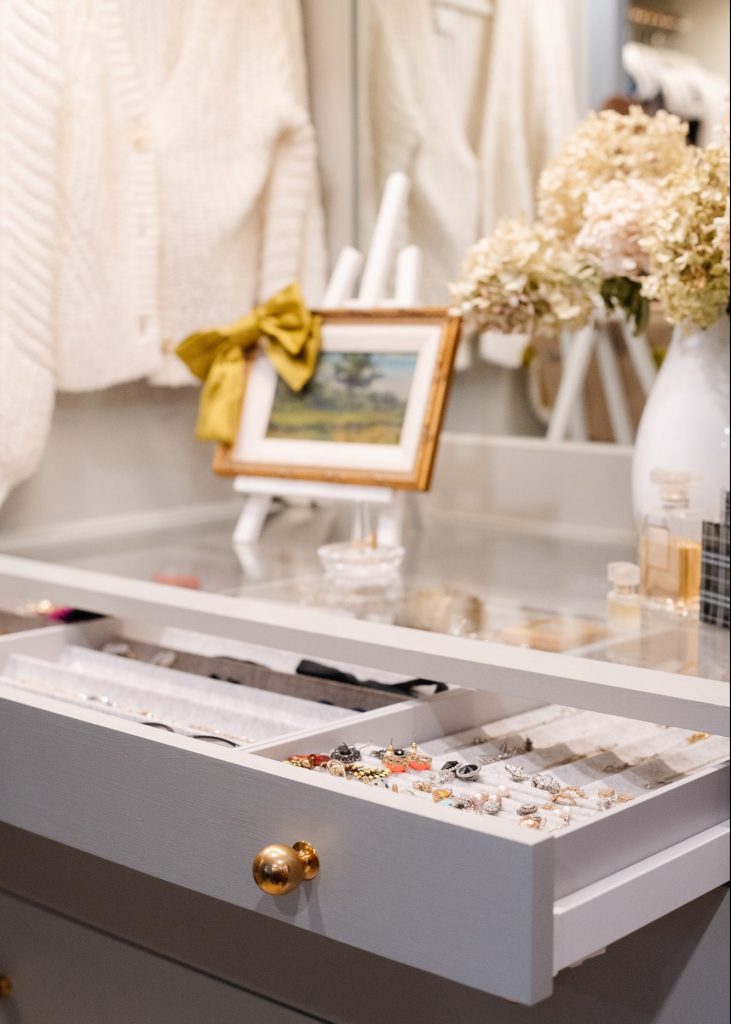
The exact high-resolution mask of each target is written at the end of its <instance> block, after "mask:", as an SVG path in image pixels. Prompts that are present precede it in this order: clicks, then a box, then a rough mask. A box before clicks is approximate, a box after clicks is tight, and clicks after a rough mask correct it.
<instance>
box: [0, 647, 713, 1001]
mask: <svg viewBox="0 0 731 1024" xmlns="http://www.w3.org/2000/svg"><path fill="white" fill-rule="evenodd" d="M94 628H99V627H94ZM105 628H106V627H105ZM125 628H126V630H127V633H128V634H129V632H130V630H129V627H125ZM55 633H56V631H55V630H47V631H43V635H39V636H38V637H36V638H32V637H23V638H12V637H11V638H6V639H5V640H4V641H2V644H3V649H4V650H6V651H9V650H15V651H17V650H19V649H22V650H24V651H26V652H27V653H29V652H32V651H34V650H35V651H36V652H39V653H42V651H43V650H44V649H46V650H50V647H49V646H48V645H52V644H53V643H57V640H54V638H53V636H52V634H55ZM66 635H67V636H71V637H73V638H74V639H75V640H78V639H79V637H80V633H79V631H78V630H76V631H75V632H72V633H70V634H66ZM145 636H146V638H148V639H149V636H150V630H149V629H147V630H146V631H145ZM43 645H46V647H45V648H44V647H43ZM537 706H538V702H533V703H531V702H529V701H525V700H520V699H517V698H512V697H500V696H496V695H492V694H490V693H487V692H479V693H478V692H475V691H467V690H460V691H451V692H449V693H447V694H442V695H440V696H438V697H434V698H430V699H427V700H421V701H409V702H406V703H403V704H400V705H396V706H392V707H386V708H382V709H378V710H375V711H370V712H367V713H365V714H359V715H353V716H352V717H347V718H344V719H342V720H341V721H338V722H337V723H336V724H333V725H332V726H327V727H324V728H319V729H316V730H310V731H309V732H307V733H298V734H296V735H292V736H290V737H285V738H282V739H280V740H277V741H276V742H267V743H266V744H260V745H259V746H258V747H256V748H253V749H252V750H246V751H244V750H232V749H226V748H223V747H218V746H213V745H209V744H204V743H200V742H198V741H196V740H195V739H192V738H190V737H188V736H182V735H176V734H172V733H167V732H165V733H161V732H158V731H157V730H151V729H148V728H146V727H145V725H143V724H139V723H137V722H132V721H126V720H123V719H117V718H114V717H112V716H110V715H107V714H104V713H102V712H100V711H95V710H93V709H92V708H91V707H87V706H72V705H69V704H62V703H60V702H59V701H58V700H56V699H53V698H52V697H48V696H39V695H36V694H33V693H28V692H21V691H19V690H18V689H17V688H13V687H10V686H3V685H2V684H0V819H2V820H3V821H6V822H7V823H8V824H11V825H15V826H17V827H19V828H23V829H26V830H29V831H32V832H35V833H37V834H39V835H42V836H45V837H47V838H49V839H54V840H56V841H59V842H62V843H65V844H67V845H69V846H71V847H75V848H77V849H80V850H85V851H87V852H89V853H92V854H95V855H97V856H100V857H103V858H106V859H107V860H109V861H112V862H115V863H118V864H121V865H125V866H127V867H131V868H134V869H136V870H138V871H141V872H144V873H146V874H149V875H151V876H153V877H157V878H160V879H163V880H166V881H169V882H172V883H175V884H177V885H180V886H183V887H185V888H189V889H191V890H194V891H196V892H200V893H203V894H205V895H208V896H211V897H214V898H216V899H220V900H223V901H226V902H228V903H231V904H234V905H236V906H240V907H244V908H247V909H249V910H252V911H254V912H256V913H260V914H263V915H266V916H268V917H272V918H276V919H278V920H280V921H283V922H286V923H289V924H291V925H293V926H296V927H299V928H303V929H306V930H309V931H311V932H315V933H317V934H321V935H324V936H327V937H329V938H332V939H335V940H337V941H340V942H343V943H346V944H348V945H352V946H356V947H359V948H362V949H364V950H367V951H370V952H374V953H376V954H379V955H381V956H383V957H386V958H389V959H392V960H395V961H399V962H402V963H405V964H409V965H411V966H414V967H418V968H421V969H423V970H426V971H429V972H431V973H434V974H436V975H439V976H443V977H447V978H450V979H452V980H454V981H457V982H460V983H463V984H465V985H468V986H471V987H473V988H476V989H479V990H481V991H484V992H489V993H493V994H495V995H499V996H503V997H505V998H508V999H512V1000H515V1001H518V1002H522V1003H527V1004H532V1003H535V1002H537V1001H539V1000H541V999H543V998H545V997H547V996H548V995H550V992H551V989H552V978H553V975H554V973H555V972H556V971H557V970H560V969H561V968H563V967H565V966H567V965H568V964H570V963H573V962H575V961H576V960H579V959H581V958H583V957H586V956H588V955H591V954H593V953H595V952H596V951H598V950H599V949H601V948H602V947H604V946H606V945H607V944H608V943H609V942H612V941H614V940H616V939H618V938H620V937H621V936H622V935H626V934H628V933H629V932H631V931H633V930H635V929H636V928H638V927H641V926H642V925H644V924H646V923H648V922H649V921H652V920H654V919H656V918H658V917H660V916H662V915H664V914H666V913H668V912H669V911H671V910H673V909H674V908H676V907H678V906H680V905H682V904H684V903H686V902H688V901H690V900H691V899H693V898H695V897H696V896H699V895H701V894H702V893H704V892H707V891H709V890H710V889H712V888H714V887H715V886H717V885H719V884H721V883H722V882H724V881H725V880H726V877H727V867H726V863H727V854H728V828H727V825H725V824H724V820H725V818H726V816H727V813H728V812H727V800H728V769H727V767H726V766H723V767H716V768H712V769H708V770H704V771H700V772H698V773H697V774H695V775H694V776H692V777H690V778H687V779H683V780H681V781H679V782H676V783H671V784H670V785H668V786H665V787H663V788H662V789H661V790H659V791H656V792H653V793H651V794H648V795H647V796H646V797H641V798H638V799H637V800H635V801H634V802H633V803H632V804H628V805H627V806H624V807H621V808H618V809H616V810H610V811H608V812H607V813H606V814H604V815H602V816H598V817H597V818H596V819H593V820H592V821H591V822H589V823H587V824H585V825H582V826H581V827H580V828H578V829H567V830H566V831H565V832H556V833H544V832H542V831H535V832H534V831H531V830H530V829H521V828H517V827H516V825H515V822H513V821H503V820H502V819H501V818H491V817H489V816H485V815H483V816H478V815H471V814H466V813H464V812H463V811H459V810H457V809H454V808H449V807H440V806H439V805H438V804H434V803H432V802H431V801H429V800H427V801H421V800H414V799H412V800H409V799H407V798H406V797H405V796H404V795H403V794H399V793H392V792H388V791H382V790H377V789H375V788H373V787H369V786H365V785H359V784H356V783H354V782H347V783H344V782H343V781H342V780H341V779H337V778H333V777H330V776H328V775H322V774H318V773H314V772H309V771H305V770H303V769H301V768H296V767H293V766H291V765H287V764H284V763H282V758H284V757H286V756H288V755H289V754H292V753H294V752H295V751H301V750H305V749H306V750H312V751H315V750H319V749H328V748H329V745H330V746H335V745H337V744H338V743H340V742H350V743H356V742H371V743H374V744H382V745H384V746H385V745H387V744H388V743H389V742H390V741H391V739H392V738H399V737H405V738H407V739H408V740H409V741H410V740H411V739H414V740H415V741H417V742H419V743H422V742H426V741H428V740H431V739H433V738H434V737H439V736H443V735H448V734H450V733H452V732H457V731H459V730H463V729H470V728H473V727H475V726H477V725H478V724H480V723H484V722H488V721H492V720H495V719H498V718H501V717H503V716H506V715H510V714H515V713H518V712H520V711H524V710H528V709H530V708H531V707H537ZM297 841H306V842H308V843H310V844H312V846H314V847H315V848H316V850H317V853H318V856H319V861H320V871H319V874H318V875H317V877H316V878H314V879H313V880H310V881H303V883H302V884H301V885H300V886H299V888H297V889H296V891H294V892H292V893H290V894H289V895H286V896H281V897H274V896H271V895H267V894H266V893H264V892H262V891H261V890H260V889H259V888H257V886H256V884H255V882H254V879H253V877H252V863H253V861H254V858H255V857H256V855H257V853H258V852H259V851H260V850H261V849H262V848H263V847H266V846H268V845H269V844H272V843H278V844H284V845H287V846H292V844H294V843H295V842H297ZM243 955H245V951H243V950H242V956H243Z"/></svg>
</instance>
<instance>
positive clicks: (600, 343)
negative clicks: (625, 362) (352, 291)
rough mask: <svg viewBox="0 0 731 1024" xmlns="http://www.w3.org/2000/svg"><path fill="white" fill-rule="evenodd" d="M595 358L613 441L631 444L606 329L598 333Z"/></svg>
mask: <svg viewBox="0 0 731 1024" xmlns="http://www.w3.org/2000/svg"><path fill="white" fill-rule="evenodd" d="M596 356H597V363H598V364H599V375H600V377H601V380H602V387H603V389H604V397H605V399H606V402H607V411H608V413H609V422H610V423H611V425H612V433H613V434H614V440H615V441H616V442H617V443H618V444H632V441H633V439H634V428H633V427H632V417H631V416H630V413H629V407H628V405H627V398H626V396H625V392H624V383H623V381H622V375H621V374H620V372H619V365H618V364H617V357H616V355H615V353H614V348H613V347H612V341H611V338H610V337H609V335H608V333H607V331H606V328H603V329H602V330H601V331H600V332H599V337H598V338H597V350H596Z"/></svg>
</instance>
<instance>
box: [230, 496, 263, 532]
mask: <svg viewBox="0 0 731 1024" xmlns="http://www.w3.org/2000/svg"><path fill="white" fill-rule="evenodd" d="M271 504H272V496H271V494H249V495H248V496H247V497H246V498H244V507H243V509H242V510H241V515H240V516H239V521H238V522H237V524H236V529H235V530H234V544H256V542H257V541H258V540H259V538H260V537H261V531H262V529H263V528H264V523H265V522H266V517H267V516H268V514H269V509H270V508H271Z"/></svg>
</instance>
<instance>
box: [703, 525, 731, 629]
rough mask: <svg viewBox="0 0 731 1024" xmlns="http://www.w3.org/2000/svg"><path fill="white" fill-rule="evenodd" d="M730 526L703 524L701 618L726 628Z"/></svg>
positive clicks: (727, 624) (729, 575)
mask: <svg viewBox="0 0 731 1024" xmlns="http://www.w3.org/2000/svg"><path fill="white" fill-rule="evenodd" d="M730 534H731V530H729V527H728V526H727V525H726V524H725V523H704V524H703V553H702V556H701V621H703V622H708V623H710V624H711V625H712V626H724V627H725V628H726V629H728V628H729V603H730V602H729V579H730V578H731V570H730V568H729V566H730V564H731V557H730V552H731V541H730V540H729V535H730Z"/></svg>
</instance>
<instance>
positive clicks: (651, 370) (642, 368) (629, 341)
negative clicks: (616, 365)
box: [622, 324, 657, 396]
mask: <svg viewBox="0 0 731 1024" xmlns="http://www.w3.org/2000/svg"><path fill="white" fill-rule="evenodd" d="M622 334H623V336H624V343H625V345H626V346H627V351H628V352H629V355H630V359H631V360H632V365H633V366H634V368H635V373H636V374H637V379H638V380H639V382H640V385H641V387H642V390H643V391H644V392H645V396H647V395H649V394H650V392H651V391H652V385H653V384H654V383H655V378H656V377H657V367H656V366H655V363H654V360H653V358H652V353H651V352H650V346H649V345H648V344H647V339H646V338H645V336H644V335H642V334H635V332H634V331H633V330H632V327H631V325H630V324H623V325H622Z"/></svg>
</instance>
